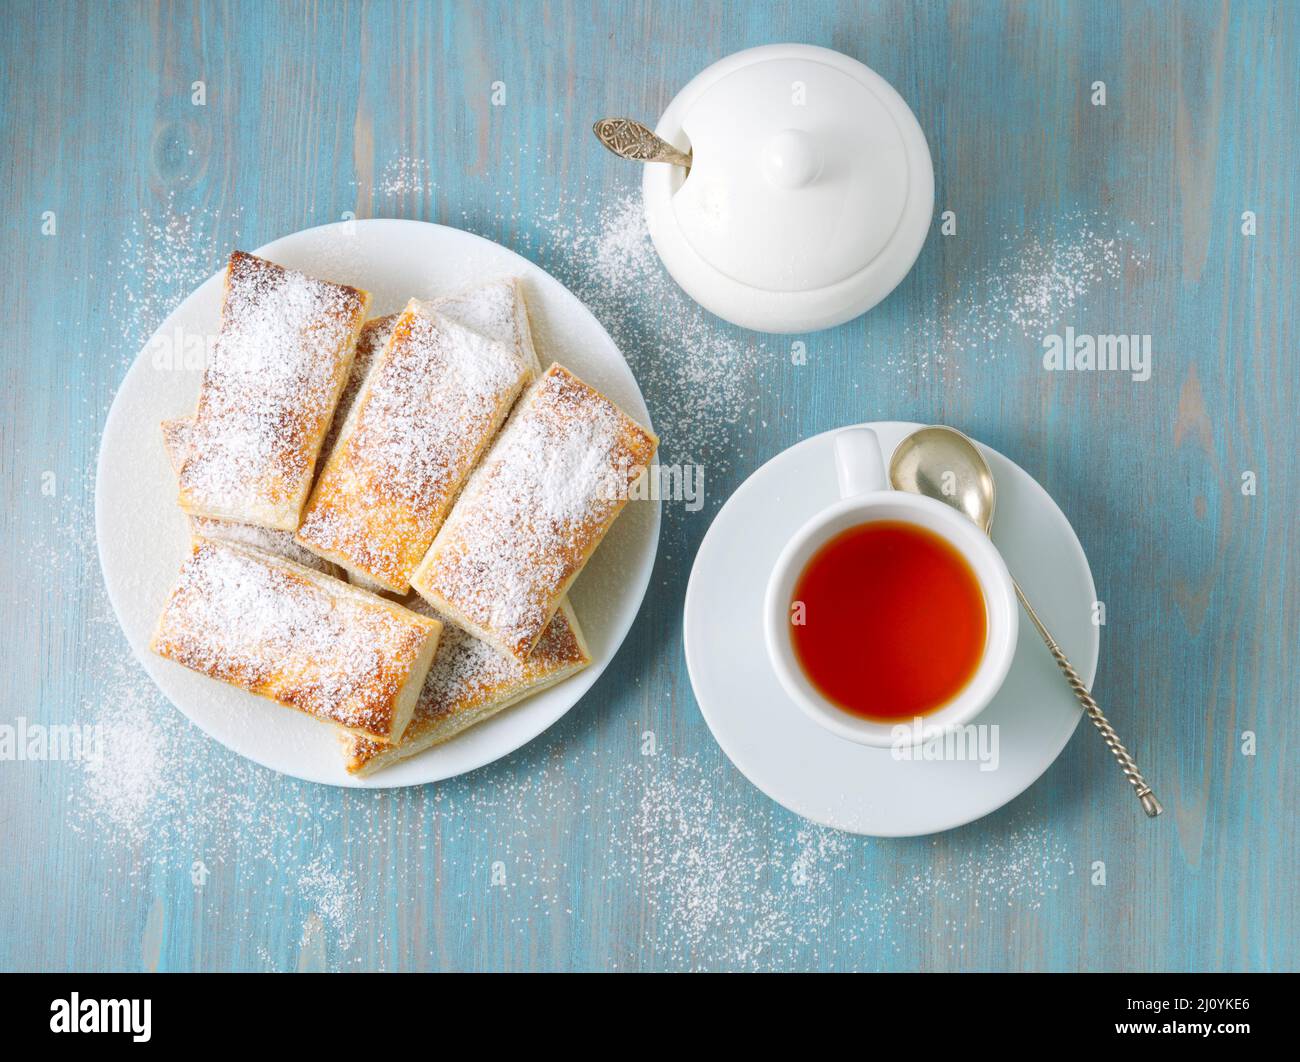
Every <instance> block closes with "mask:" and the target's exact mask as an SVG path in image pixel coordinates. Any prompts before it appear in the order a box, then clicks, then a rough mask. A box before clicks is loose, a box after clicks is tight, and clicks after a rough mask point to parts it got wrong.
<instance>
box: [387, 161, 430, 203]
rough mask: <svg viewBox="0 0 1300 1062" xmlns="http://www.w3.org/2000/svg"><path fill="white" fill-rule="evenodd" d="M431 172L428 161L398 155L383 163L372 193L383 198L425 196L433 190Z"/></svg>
mask: <svg viewBox="0 0 1300 1062" xmlns="http://www.w3.org/2000/svg"><path fill="white" fill-rule="evenodd" d="M432 172H433V171H432V167H431V166H430V165H429V160H428V159H424V158H420V157H418V156H414V155H399V156H397V157H396V158H393V159H389V160H388V161H387V162H386V163H384V168H383V169H382V170H381V171H380V173H379V179H378V180H377V181H376V182H375V186H374V193H375V194H376V195H378V196H380V197H383V198H396V197H400V196H422V195H425V194H426V193H428V192H431V191H432V190H433V188H434V182H433V177H432Z"/></svg>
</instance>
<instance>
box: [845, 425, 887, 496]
mask: <svg viewBox="0 0 1300 1062" xmlns="http://www.w3.org/2000/svg"><path fill="white" fill-rule="evenodd" d="M835 473H836V476H837V477H838V479H839V481H840V497H841V498H856V497H857V496H858V495H859V494H870V493H872V492H873V491H877V490H884V489H885V488H886V486H887V482H886V479H885V459H884V457H883V456H882V454H881V452H880V440H879V439H877V438H876V433H875V432H874V431H872V430H871V429H870V428H845V429H844V430H843V431H841V432H838V433H837V434H836V436H835Z"/></svg>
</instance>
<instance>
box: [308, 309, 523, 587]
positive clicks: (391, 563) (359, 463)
mask: <svg viewBox="0 0 1300 1062" xmlns="http://www.w3.org/2000/svg"><path fill="white" fill-rule="evenodd" d="M527 375H528V369H527V368H526V366H525V365H524V363H523V362H522V361H520V359H519V358H518V357H517V356H516V355H515V354H514V352H513V351H511V350H509V349H507V348H506V347H505V346H503V345H502V344H500V343H497V342H495V341H494V340H491V339H488V338H487V337H486V336H483V335H481V334H480V333H478V332H475V331H473V330H472V329H469V328H466V327H465V326H464V325H460V324H457V323H456V322H455V321H453V320H451V319H450V318H448V317H445V316H443V315H441V314H438V313H435V312H433V311H432V310H431V309H430V308H429V307H428V306H427V305H426V304H424V303H421V302H419V301H418V300H416V299H412V300H411V301H410V303H408V304H407V307H406V309H405V310H404V311H403V312H402V315H401V317H399V318H398V320H397V322H396V323H395V324H394V325H393V328H392V332H391V334H390V335H389V337H388V342H387V343H386V345H385V346H384V349H383V350H382V351H381V352H380V353H379V354H378V355H377V356H376V358H375V361H374V364H373V365H372V366H371V368H370V371H369V373H368V374H367V375H366V379H365V383H364V384H363V386H362V388H361V393H360V394H359V395H358V396H357V399H356V402H355V404H354V405H353V406H352V409H351V411H350V412H349V414H348V418H347V421H346V422H345V423H344V425H343V428H342V430H341V431H340V432H339V437H338V441H337V442H336V443H335V444H334V449H333V451H331V453H330V455H329V457H328V458H327V459H326V461H325V465H324V467H323V468H322V470H321V474H320V478H319V479H318V480H317V481H316V486H315V488H313V490H312V494H311V499H310V500H309V501H308V503H307V508H306V509H305V511H304V513H303V519H302V526H301V527H300V528H299V529H298V535H297V541H298V543H299V544H300V545H302V546H305V547H306V548H307V549H309V550H311V551H312V552H313V553H316V554H317V555H319V556H321V557H324V558H325V559H326V560H329V561H332V562H334V563H335V564H337V565H339V566H340V567H342V568H344V569H346V570H347V571H348V572H349V573H350V574H354V575H360V576H365V577H367V578H369V579H371V580H373V581H374V582H376V583H378V584H379V585H380V586H382V587H384V588H385V589H388V590H392V591H396V592H401V591H404V590H405V589H406V588H407V586H408V584H409V580H410V576H411V572H413V571H414V570H415V566H416V565H417V564H419V563H420V560H421V558H423V557H424V554H425V553H426V552H427V550H428V548H429V545H430V543H432V542H433V538H434V535H436V534H437V532H438V528H439V527H440V526H441V525H442V521H443V519H444V517H445V516H446V514H447V511H448V510H449V509H450V508H451V504H452V502H453V501H454V500H455V498H456V495H457V494H458V493H459V492H460V489H461V487H462V486H463V485H464V483H465V480H466V478H467V477H468V476H469V474H470V472H471V471H472V470H473V468H474V466H475V465H476V464H477V463H478V460H479V458H480V457H481V456H482V454H483V452H484V450H486V449H487V446H488V444H489V443H490V442H491V440H492V437H493V436H494V435H495V434H496V432H497V429H498V428H499V427H500V426H501V423H502V421H504V420H505V417H506V414H507V413H508V412H509V411H510V407H511V405H513V404H514V400H515V398H516V397H517V396H518V394H519V392H520V390H521V389H522V388H523V386H524V382H525V380H526V378H527Z"/></svg>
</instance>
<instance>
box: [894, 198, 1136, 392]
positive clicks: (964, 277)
mask: <svg viewBox="0 0 1300 1062" xmlns="http://www.w3.org/2000/svg"><path fill="white" fill-rule="evenodd" d="M1134 235H1135V234H1134V232H1133V226H1132V225H1131V224H1130V225H1120V226H1118V227H1117V226H1116V225H1115V223H1113V222H1111V221H1110V220H1109V219H1107V218H1104V217H1102V216H1100V215H1098V214H1096V213H1084V212H1080V211H1072V212H1069V213H1067V214H1065V215H1063V216H1062V217H1061V218H1059V219H1056V224H1055V225H1054V227H1053V228H1052V229H1051V230H1028V231H1023V230H1020V229H1009V231H1006V232H1005V233H1004V234H1003V235H1002V237H1001V239H1000V241H999V244H1000V249H999V251H998V252H997V253H995V254H994V255H993V256H991V261H989V262H988V263H987V264H984V265H981V267H980V268H979V269H978V270H968V271H965V272H964V273H962V274H959V276H961V280H960V281H959V282H958V284H957V285H956V288H955V290H954V291H953V292H951V293H950V294H948V295H946V296H945V300H944V302H943V304H942V305H941V306H939V307H938V308H937V312H935V313H928V314H914V315H912V317H911V320H910V322H909V323H908V325H907V326H906V328H905V329H904V332H903V340H904V346H903V347H902V348H900V349H897V350H892V351H886V352H883V353H884V355H885V356H884V357H883V359H882V360H881V364H882V365H883V367H885V368H886V369H888V370H890V371H892V372H893V373H895V374H897V375H909V376H910V375H913V374H915V373H917V372H918V370H919V371H925V370H926V369H927V368H928V367H929V364H930V362H931V361H933V362H934V363H935V364H938V365H946V366H949V367H951V369H952V381H953V382H954V383H956V382H960V379H961V368H962V366H963V365H967V364H974V363H980V362H989V361H994V360H997V359H1000V358H1002V357H1005V356H1006V355H1007V353H1008V350H1009V349H1010V350H1021V349H1023V348H1024V346H1025V345H1026V341H1028V343H1029V345H1030V346H1031V347H1032V348H1033V349H1034V350H1035V351H1037V350H1039V349H1040V347H1039V344H1040V342H1041V340H1042V338H1043V335H1044V334H1045V333H1047V332H1051V331H1053V330H1055V329H1057V328H1060V327H1062V326H1063V324H1064V323H1068V322H1069V320H1070V318H1069V315H1070V314H1071V313H1072V312H1073V311H1075V310H1077V309H1080V308H1082V306H1083V304H1084V303H1085V300H1086V299H1087V298H1088V297H1089V296H1090V295H1092V294H1093V293H1095V292H1098V291H1102V290H1104V289H1105V288H1106V287H1107V286H1109V285H1115V284H1118V283H1120V282H1122V281H1127V280H1130V279H1131V278H1132V277H1133V276H1134V275H1136V274H1138V273H1140V272H1141V270H1142V269H1143V268H1144V267H1145V265H1146V260H1147V259H1146V255H1145V253H1144V252H1143V251H1141V250H1140V249H1139V247H1138V246H1137V245H1136V244H1135V243H1134V240H1133V237H1134Z"/></svg>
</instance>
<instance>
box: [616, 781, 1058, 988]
mask: <svg viewBox="0 0 1300 1062" xmlns="http://www.w3.org/2000/svg"><path fill="white" fill-rule="evenodd" d="M737 784H738V782H737V779H736V776H735V773H734V770H733V769H732V768H731V767H730V766H729V765H726V764H718V765H717V766H715V767H713V768H706V767H704V766H702V764H701V762H700V761H699V760H697V759H695V758H681V759H674V758H669V757H655V758H648V759H647V761H646V766H645V777H644V781H643V788H642V790H641V794H640V798H639V803H638V809H637V816H636V823H637V836H636V839H635V842H634V843H633V844H631V845H630V849H629V851H630V854H631V856H632V857H633V858H635V859H638V860H639V862H640V879H641V886H642V888H643V890H644V897H645V901H646V903H647V904H648V905H649V908H650V910H651V911H652V912H653V914H654V915H655V916H656V917H657V918H658V919H659V920H660V924H659V925H658V927H657V928H658V929H659V933H658V935H657V937H656V940H657V941H659V942H660V944H661V946H663V945H664V944H665V942H666V951H665V952H664V955H663V958H664V959H666V960H667V965H669V966H672V967H677V968H694V969H728V968H742V969H772V970H779V969H788V968H790V967H791V966H792V965H795V964H797V963H800V962H802V963H803V964H804V965H805V966H807V965H812V966H813V967H818V966H829V965H831V964H833V963H835V962H836V960H852V957H853V956H861V955H862V954H864V953H865V954H870V955H876V956H878V957H880V960H881V961H882V964H887V961H888V958H889V957H890V955H891V954H899V953H901V952H902V951H903V949H905V948H906V946H907V945H908V943H909V942H916V941H917V940H918V939H924V938H925V937H926V936H927V935H928V934H929V933H930V932H931V931H932V929H933V926H934V917H935V914H936V912H940V911H944V912H949V913H950V914H949V924H948V925H946V926H945V927H944V928H945V930H947V932H946V933H945V939H946V940H947V941H948V942H949V947H950V948H951V949H952V950H956V951H959V950H960V948H961V947H962V946H963V945H962V944H961V941H962V940H964V939H965V938H966V937H967V936H968V935H969V933H970V931H971V930H972V929H974V928H975V927H976V926H979V925H982V924H986V923H988V922H990V921H992V920H995V919H997V918H998V917H999V911H1008V912H1011V911H1016V912H1023V911H1027V910H1036V909H1037V908H1039V907H1041V906H1042V904H1043V901H1044V899H1045V898H1046V897H1047V896H1048V895H1050V894H1051V893H1053V892H1055V891H1057V890H1058V889H1060V888H1061V887H1062V886H1063V884H1064V883H1065V882H1066V881H1067V879H1069V878H1070V877H1072V875H1073V874H1074V865H1073V863H1072V862H1071V861H1070V860H1069V859H1068V858H1067V854H1066V849H1065V846H1064V845H1063V844H1061V843H1060V842H1058V841H1056V840H1054V839H1053V837H1052V834H1051V833H1050V832H1049V831H1048V830H1046V829H1044V828H1042V827H1038V826H1027V825H1019V826H1015V825H1013V826H1010V827H1008V828H1007V829H1006V830H1005V831H1003V832H1001V833H999V832H995V831H990V832H989V833H987V834H985V835H982V836H981V837H980V840H979V848H978V850H976V851H973V852H963V851H962V849H961V839H960V838H956V839H954V838H952V837H950V836H940V837H935V838H930V839H923V840H919V841H916V842H897V841H892V842H886V843H884V844H881V843H880V842H873V841H869V840H866V839H861V838H855V837H852V836H850V835H848V834H844V833H840V832H838V831H836V830H832V829H828V828H826V827H822V826H815V825H812V824H809V823H806V822H803V821H801V820H799V819H795V818H794V817H792V816H790V815H787V814H785V813H784V812H782V811H780V810H779V809H776V808H775V807H774V806H771V805H769V806H766V807H762V806H760V807H758V808H755V807H753V806H752V805H744V804H738V803H737V802H736V801H735V800H734V799H732V798H731V796H730V792H731V790H732V789H733V787H734V786H735V785H737ZM950 850H953V851H954V852H955V854H953V855H951V856H950V855H949V852H950ZM867 862H874V863H875V864H876V867H877V876H878V877H879V878H883V879H884V882H885V884H884V885H883V887H877V888H875V889H872V890H870V891H867V892H862V893H855V892H854V891H853V890H851V889H849V888H846V887H845V886H846V882H847V881H849V880H852V874H851V871H852V870H853V869H855V868H858V867H861V866H862V865H863V864H865V863H867ZM958 911H960V912H962V915H961V917H960V918H957V917H956V916H955V915H954V914H952V912H958ZM810 953H811V954H813V955H815V956H816V958H815V960H813V961H812V963H811V964H810V962H809V959H808V955H809V954H810Z"/></svg>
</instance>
